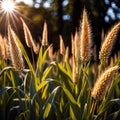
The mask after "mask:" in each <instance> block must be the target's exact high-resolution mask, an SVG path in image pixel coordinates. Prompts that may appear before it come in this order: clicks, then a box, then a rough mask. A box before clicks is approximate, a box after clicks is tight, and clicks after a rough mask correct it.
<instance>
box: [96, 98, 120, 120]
mask: <svg viewBox="0 0 120 120" xmlns="http://www.w3.org/2000/svg"><path fill="white" fill-rule="evenodd" d="M113 104H118V105H120V99H119V98H118V99H112V100H110V101H108V102H107V103H106V104H104V107H103V108H102V109H101V110H100V112H98V115H97V117H96V119H95V120H100V118H101V117H102V116H104V113H105V111H107V109H108V108H109V107H110V106H111V105H113Z"/></svg>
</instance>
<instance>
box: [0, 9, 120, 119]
mask: <svg viewBox="0 0 120 120" xmlns="http://www.w3.org/2000/svg"><path fill="white" fill-rule="evenodd" d="M20 20H21V22H22V28H23V32H24V37H25V43H26V46H27V47H28V48H29V49H30V53H29V54H30V55H29V54H28V52H27V50H26V47H25V45H23V43H22V42H21V40H20V39H19V37H18V35H17V34H16V33H15V31H14V29H13V28H12V26H11V25H10V24H9V25H8V28H7V36H6V37H3V36H0V120H120V52H119V51H118V52H117V53H115V54H114V55H111V52H112V50H113V48H114V47H115V45H116V44H115V40H116V38H117V34H118V31H119V30H120V22H118V23H116V24H115V25H114V26H113V27H112V28H111V29H110V30H109V32H108V33H107V34H106V36H105V37H104V39H103V41H102V44H101V48H100V51H99V53H98V54H99V55H97V53H96V48H95V47H94V48H92V35H94V34H95V33H92V31H91V28H92V26H91V25H90V23H89V17H88V15H87V12H86V10H85V9H84V10H83V15H82V20H81V24H80V29H79V30H76V33H75V35H74V36H73V35H71V48H69V47H66V46H65V45H64V40H63V38H62V36H61V35H60V37H59V40H60V47H59V48H60V49H59V50H58V51H53V45H52V44H51V45H49V44H48V38H47V37H48V32H49V31H48V29H47V22H44V27H43V34H42V38H41V42H36V41H35V40H34V39H33V37H32V34H31V32H30V29H29V28H28V26H27V24H26V23H25V21H24V20H23V19H22V18H21V19H20ZM35 56H37V57H35Z"/></svg>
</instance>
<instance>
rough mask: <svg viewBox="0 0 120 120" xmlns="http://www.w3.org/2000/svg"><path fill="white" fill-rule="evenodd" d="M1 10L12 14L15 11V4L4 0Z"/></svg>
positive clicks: (9, 0)
mask: <svg viewBox="0 0 120 120" xmlns="http://www.w3.org/2000/svg"><path fill="white" fill-rule="evenodd" d="M1 8H2V9H3V11H5V12H7V13H11V12H13V11H14V9H15V4H14V2H13V1H11V0H4V1H2V2H1Z"/></svg>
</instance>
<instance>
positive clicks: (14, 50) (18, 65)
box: [8, 25, 24, 72]
mask: <svg viewBox="0 0 120 120" xmlns="http://www.w3.org/2000/svg"><path fill="white" fill-rule="evenodd" d="M8 40H9V50H10V56H11V61H12V64H13V66H14V68H15V69H16V70H17V71H19V72H21V71H22V70H23V69H24V64H23V57H22V53H21V50H20V48H19V46H18V43H17V41H16V35H15V32H14V31H13V30H12V29H11V27H10V25H9V26H8Z"/></svg>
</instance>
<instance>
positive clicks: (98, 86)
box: [92, 66, 120, 100]
mask: <svg viewBox="0 0 120 120" xmlns="http://www.w3.org/2000/svg"><path fill="white" fill-rule="evenodd" d="M119 69H120V67H119V66H114V67H110V68H109V69H107V70H105V72H104V73H102V74H101V76H100V77H99V78H98V79H97V81H96V83H95V85H94V87H93V90H92V97H93V98H94V99H95V100H102V99H103V98H104V96H105V95H106V93H107V91H108V89H109V87H110V85H111V83H112V81H113V79H114V77H115V76H116V75H117V74H118V71H119Z"/></svg>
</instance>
